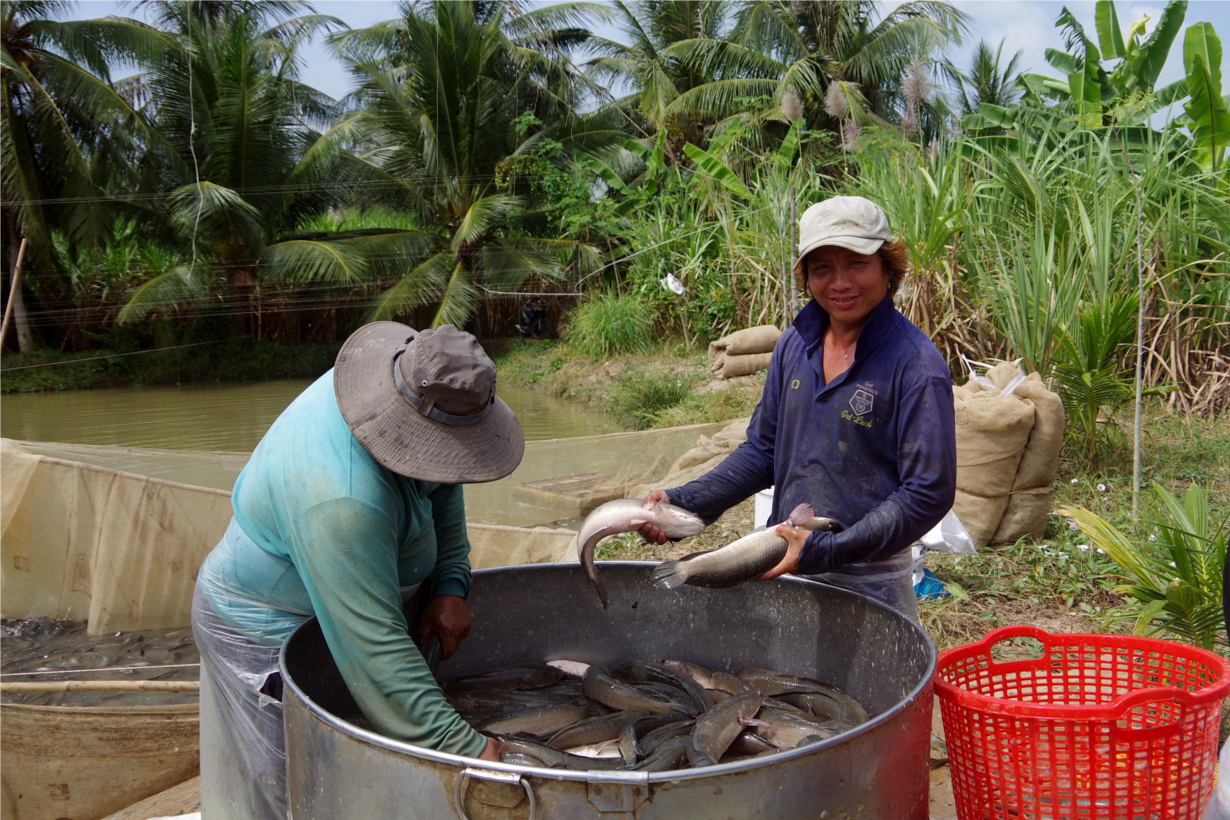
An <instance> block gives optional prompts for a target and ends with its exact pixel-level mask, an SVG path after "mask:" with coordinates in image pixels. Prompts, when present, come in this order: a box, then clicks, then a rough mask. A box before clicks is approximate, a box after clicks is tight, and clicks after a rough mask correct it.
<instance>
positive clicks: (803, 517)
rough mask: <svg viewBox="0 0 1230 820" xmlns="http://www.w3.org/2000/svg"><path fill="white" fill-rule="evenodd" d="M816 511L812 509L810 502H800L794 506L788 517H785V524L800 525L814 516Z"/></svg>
mask: <svg viewBox="0 0 1230 820" xmlns="http://www.w3.org/2000/svg"><path fill="white" fill-rule="evenodd" d="M815 516H816V513H815V511H814V510H813V509H812V506H811V504H800V505H799V506H797V507H795V508H794V510H793V511H791V513H790V517H789V518H787V519H786V523H787V524H793V525H794V526H796V527H801V526H803V525H804V524H806V523H807V522H808V521H810V520H812V519H813V518H815Z"/></svg>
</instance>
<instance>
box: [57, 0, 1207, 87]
mask: <svg viewBox="0 0 1230 820" xmlns="http://www.w3.org/2000/svg"><path fill="white" fill-rule="evenodd" d="M312 5H313V7H314V8H315V9H316V11H317V12H319V13H321V14H328V15H332V16H334V17H338V18H340V19H341V20H343V21H345V22H346V23H347V25H349V26H350V27H351V28H362V27H364V26H369V25H371V24H373V23H376V22H380V21H382V20H388V19H391V18H393V17H395V16H396V15H397V6H396V3H394V2H392V0H317V2H314V3H312ZM897 5H899V3H897V2H888V3H884V4H883V9H884V10H885V11H887V10H888V9H891V8H895V7H896V6H897ZM953 5H955V6H957V7H958V8H960V9H961V10H962V11H964V12H966V13H967V14H969V15H970V16H971V17H972V18H973V23H972V30H971V32H970V35H969V37H968V38H967V42H966V43H965V45H964V46H962V47H960V48H958V49H956V52H955V54H953V57H954V62H955V63H956V64H957V65H958V66H959V67H961V68H966V67H968V65H969V60H970V54H971V53H972V51H973V46H974V45H975V44H976V43H977V42H978V40H979V39H986V40H988V41H990V42H991V44H992V47H994V46H995V45H996V44H998V43H999V41H1000V40H1001V39H1006V43H1005V45H1004V61H1005V62H1006V61H1007V60H1008V59H1011V56H1012V55H1013V54H1014V53H1016V51H1017V50H1018V49H1020V50H1023V51H1024V54H1023V55H1022V59H1021V69H1022V70H1023V71H1036V72H1039V73H1042V74H1057V72H1056V71H1054V70H1053V69H1052V68H1051V67H1050V65H1048V64H1047V62H1046V58H1045V57H1044V53H1045V51H1046V49H1047V48H1059V49H1062V48H1063V40H1062V35H1061V32H1060V30H1059V29H1057V28H1056V27H1055V18H1056V17H1058V16H1059V13H1060V11H1061V10H1062V9H1063V7H1064V6H1065V5H1066V6H1067V7H1068V8H1070V9H1071V10H1072V11H1073V12H1074V13H1075V14H1076V16H1077V18H1078V19H1079V20H1080V21H1081V23H1082V24H1083V25H1084V26H1085V30H1086V31H1087V32H1088V33H1089V34H1090V35H1091V36H1093V37H1094V38H1095V40H1096V27H1095V26H1094V9H1095V6H1096V3H1095V2H1094V0H1067V2H1061V1H1060V0H955V1H954V2H953ZM1165 5H1166V4H1165V3H1164V2H1153V3H1147V2H1146V3H1142V2H1131V0H1120V2H1118V3H1116V4H1115V6H1116V10H1117V11H1118V13H1119V22H1120V24H1121V25H1122V27H1123V29H1124V31H1126V30H1127V27H1128V26H1129V25H1131V23H1132V22H1133V21H1135V20H1139V19H1140V18H1141V17H1144V16H1145V15H1148V16H1149V17H1150V18H1152V19H1151V23H1150V30H1151V29H1152V24H1153V23H1156V21H1157V19H1158V17H1159V16H1160V15H1161V12H1162V9H1163V8H1165ZM74 11H75V13H74V14H73V15H72V16H73V17H76V18H91V17H104V16H108V15H112V14H120V15H125V16H127V14H128V13H129V12H126V11H125V10H124V8H123V7H122V6H121V5H120V4H119V3H116V2H110V1H109V0H85V1H84V2H79V3H78V4H77V6H76V7H75V9H74ZM1204 21H1207V22H1211V23H1212V24H1213V26H1214V28H1215V29H1217V33H1218V35H1219V36H1220V37H1221V39H1222V42H1223V44H1225V46H1226V51H1227V52H1230V0H1192V2H1191V3H1190V4H1189V6H1188V9H1187V15H1186V17H1185V18H1184V25H1185V26H1188V25H1191V24H1193V23H1198V22H1204ZM602 28H605V27H602ZM602 28H600V29H599V31H600V33H601V34H602V35H603V36H609V37H613V38H616V39H617V38H618V35H617V34H616V33H615V32H614V31H610V30H602ZM305 63H306V66H305V70H304V74H303V77H302V79H303V81H304V82H305V83H307V84H308V85H311V86H314V87H315V88H317V89H319V90H320V91H323V92H325V93H326V94H328V95H329V96H331V97H334V98H338V97H341V96H343V95H345V94H346V93H347V92H348V91H349V90H350V89H351V82H350V77H349V75H348V74H347V73H346V72H345V71H344V70H343V69H342V67H341V65H340V64H339V63H338V62H337V61H336V60H334V59H333V57H332V56H331V55H330V54H329V52H328V50H327V49H326V48H325V47H324V45H323V44H322V43H319V42H316V43H313V44H312V45H311V46H310V47H309V49H308V51H307V53H306V54H305ZM1183 74H1184V72H1183V35H1182V34H1180V35H1179V37H1178V38H1176V40H1175V44H1174V46H1172V47H1171V50H1170V59H1169V60H1168V61H1167V63H1166V66H1165V68H1163V70H1162V74H1161V76H1160V77H1159V78H1158V87H1161V86H1163V85H1166V84H1168V83H1171V82H1174V81H1175V80H1178V79H1181V78H1182V77H1183ZM1223 76H1224V77H1226V79H1224V80H1223V86H1226V84H1227V81H1230V74H1228V73H1225V72H1223ZM1222 90H1223V92H1226V91H1227V90H1230V89H1228V88H1226V87H1223V89H1222Z"/></svg>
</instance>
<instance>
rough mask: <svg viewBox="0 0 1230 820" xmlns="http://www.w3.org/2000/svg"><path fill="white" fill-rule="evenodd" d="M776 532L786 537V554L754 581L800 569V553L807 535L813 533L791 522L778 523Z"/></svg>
mask: <svg viewBox="0 0 1230 820" xmlns="http://www.w3.org/2000/svg"><path fill="white" fill-rule="evenodd" d="M774 532H776V533H777V534H778V535H780V536H781V537H782V538H785V539H786V545H787V546H786V554H785V555H783V556H782V560H780V561H778V562H777V566H775V567H773V569H771V570H769V571H768V572H766V573H764V574H762V575H757V576H756V577H755V578H753V579H752V580H753V581H768V580H770V579H772V578H776V577H777V576H779V575H785V574H786V573H787V572H798V571H799V553H801V552H802V551H803V544H804V543H805V542H806V541H807V536H809V535H811V530H804V529H800V528H799V527H792V526H790V525H789V524H778V525H777V526H776V527H775V528H774Z"/></svg>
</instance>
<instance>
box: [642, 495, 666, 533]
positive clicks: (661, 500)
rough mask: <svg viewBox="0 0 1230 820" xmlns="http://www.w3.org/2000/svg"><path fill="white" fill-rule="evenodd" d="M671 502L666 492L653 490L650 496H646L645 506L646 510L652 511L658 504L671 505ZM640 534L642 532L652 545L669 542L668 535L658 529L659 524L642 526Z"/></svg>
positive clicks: (647, 523) (648, 523) (646, 523)
mask: <svg viewBox="0 0 1230 820" xmlns="http://www.w3.org/2000/svg"><path fill="white" fill-rule="evenodd" d="M670 502H671V500H670V498H669V497H667V495H666V490H653V491H651V492H650V493H649V495H647V496H645V505H644V506H645V509H647V510H652V509H653V508H654V505H656V504H669V503H670ZM638 532H640V534H641V536H642V537H643V538H644V539H645V540H646V541H648V542H649V543H651V544H665V543H666V542H667V541H668V540H669V539H668V538H667V537H666V533H664V532H662V530H661V529H659V528H658V525H657V524H651V523H650V522H648V521H646V522H645V523H644V524H641V527H640V529H639V530H638Z"/></svg>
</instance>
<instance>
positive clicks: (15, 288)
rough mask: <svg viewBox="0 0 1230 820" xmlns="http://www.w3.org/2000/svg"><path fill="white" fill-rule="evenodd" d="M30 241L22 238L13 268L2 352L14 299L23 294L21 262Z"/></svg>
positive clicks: (0, 334)
mask: <svg viewBox="0 0 1230 820" xmlns="http://www.w3.org/2000/svg"><path fill="white" fill-rule="evenodd" d="M29 241H30V240H29V239H27V238H26V237H24V236H23V237H22V238H21V247H20V248H18V249H17V264H16V265H15V266H13V282H12V286H11V287H10V288H9V303H8V304H7V305H5V306H4V322H3V324H0V350H4V337H5V336H7V335H8V333H9V319H10V318H11V317H12V315H13V302H14V297H15V296H17V294H19V293H20V292H21V260H22V259H23V258H25V255H26V244H27V243H28V242H29Z"/></svg>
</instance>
